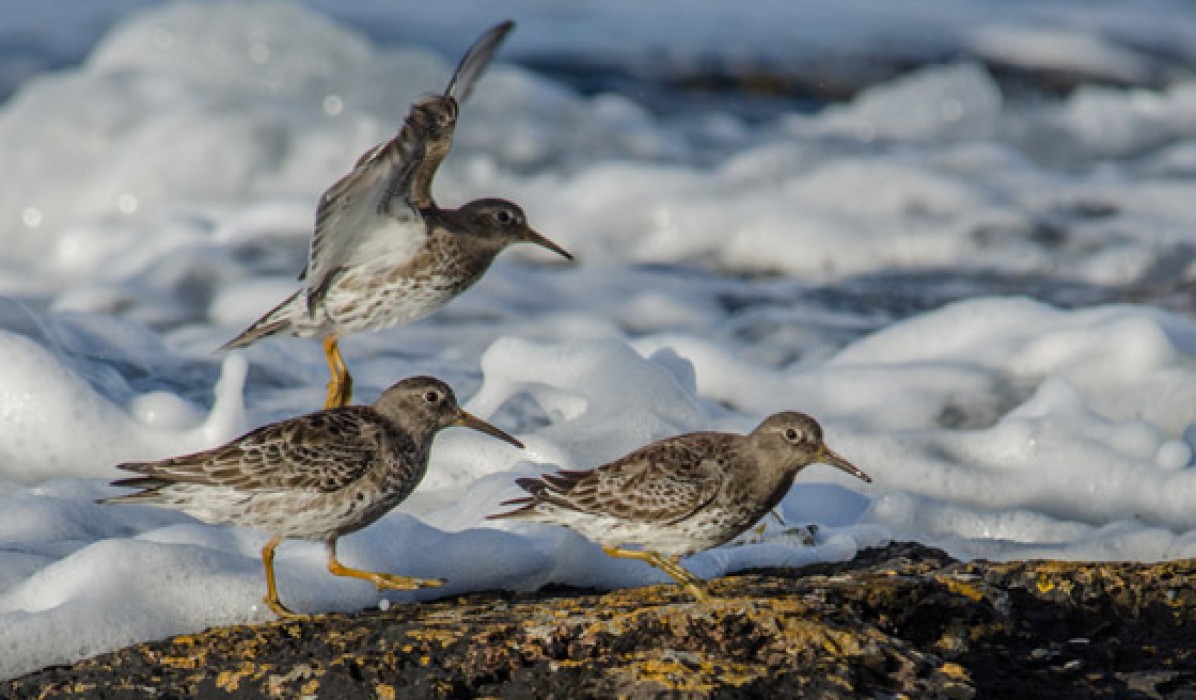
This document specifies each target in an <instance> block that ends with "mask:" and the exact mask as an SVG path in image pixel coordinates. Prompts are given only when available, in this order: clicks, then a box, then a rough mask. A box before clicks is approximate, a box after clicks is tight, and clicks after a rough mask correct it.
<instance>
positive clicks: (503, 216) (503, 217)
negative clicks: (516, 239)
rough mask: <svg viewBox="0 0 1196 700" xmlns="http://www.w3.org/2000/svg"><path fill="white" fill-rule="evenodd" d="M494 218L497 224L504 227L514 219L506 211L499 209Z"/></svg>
mask: <svg viewBox="0 0 1196 700" xmlns="http://www.w3.org/2000/svg"><path fill="white" fill-rule="evenodd" d="M494 218H495V219H498V223H500V224H502V225H504V226H505V225H507V224H509V223H511V222H512V221H514V220H515V217H514V216H513V215H512V214H511V212H509V211H507V210H506V209H499V210H498V213H497V214H495V215H494Z"/></svg>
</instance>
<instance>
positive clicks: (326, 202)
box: [299, 21, 515, 310]
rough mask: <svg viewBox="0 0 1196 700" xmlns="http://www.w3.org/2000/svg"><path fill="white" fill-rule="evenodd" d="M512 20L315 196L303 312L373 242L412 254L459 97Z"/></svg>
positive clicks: (372, 251)
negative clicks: (396, 127) (317, 200)
mask: <svg viewBox="0 0 1196 700" xmlns="http://www.w3.org/2000/svg"><path fill="white" fill-rule="evenodd" d="M514 26H515V24H514V22H509V21H508V22H504V23H502V24H499V25H497V26H495V27H493V28H492V29H490V30H489V31H487V32H486V33H485V34H483V35H482V36H481V37H480V38H478V40H477V41H475V42H474V44H473V46H471V47H470V49H469V51H468V52H466V54H465V57H464V58H463V59H461V63H460V64H458V66H457V69H456V71H455V72H454V73H453V77H452V79H451V80H450V81H449V84H448V87H447V88H446V89H445V91H444V94H443V95H430V96H427V97H424V98H422V99H420V100H419V101H418V102H416V103H415V104H414V105H413V106H412V107H411V110H410V111H409V112H408V113H407V119H406V120H405V121H404V123H403V126H402V128H401V129H399V133H398V134H397V135H396V136H395V137H394V138H393V139H391V140H390V141H387V142H386V143H382V144H379V145H377V146H375V147H373V148H371V149H370V150H368V151H366V152H365V153H364V154H362V156H361V158H359V159H358V160H357V164H356V165H354V166H353V170H352V171H351V172H349V174H348V175H345V176H344V177H342V178H341V179H340V180H338V181H337V182H336V183H334V184H333V185H332V187H329V188H328V190H327V191H326V192H324V194H323V195H322V196H321V197H320V203H319V206H318V207H317V209H316V228H315V232H314V233H313V234H312V239H311V246H310V249H309V251H308V258H307V267H306V269H305V270H304V271H303V273H302V274H301V275H300V276H299V278H300V279H302V280H304V281H305V282H306V288H307V305H308V309H309V310H311V309H312V308H314V306H315V305H316V304H317V303H318V302H319V301H320V299H321V298H322V297H323V295H324V293H325V292H326V291H327V290H328V286H329V285H330V284H332V282H333V280H334V279H335V278H336V275H337V273H339V272H340V271H341V270H342V269H343V268H345V267H349V266H352V265H353V264H355V263H358V262H363V261H365V260H369V259H373V258H374V257H376V254H377V250H376V246H374V245H370V244H371V243H378V244H381V245H384V246H386V247H387V251H388V254H389V255H390V256H392V257H396V258H401V257H402V255H403V254H406V255H408V256H413V255H415V254H416V252H418V250H419V249H420V246H421V245H422V243H423V239H424V237H425V236H426V235H427V229H426V228H425V226H424V225H423V221H422V216H421V213H420V212H421V210H423V209H430V208H433V207H435V206H436V202H435V200H433V199H432V180H433V178H435V177H436V171H437V170H438V169H439V168H440V164H441V163H442V162H443V161H444V158H445V156H447V155H448V152H449V149H451V148H452V145H453V132H454V131H455V130H456V126H457V113H458V107H457V102H458V100H464V99H465V98H466V97H468V95H469V93H470V92H471V91H472V90H473V86H474V84H475V83H476V82H477V79H478V78H479V77H480V76H481V74H482V72H483V71H484V70H485V68H486V66H487V65H488V64H489V63H490V59H491V58H492V57H493V56H494V52H495V51H496V50H497V49H498V46H499V44H501V43H502V40H503V39H504V38H505V37H506V35H507V34H508V33H509V32H510V31H511V29H512V28H514ZM395 223H397V224H399V226H398V229H397V230H396V228H395V226H394V225H393V224H395ZM383 231H385V233H383ZM379 238H384V239H385V240H382V241H379V240H378V239H379ZM396 264H397V265H398V264H402V260H401V259H400V260H396Z"/></svg>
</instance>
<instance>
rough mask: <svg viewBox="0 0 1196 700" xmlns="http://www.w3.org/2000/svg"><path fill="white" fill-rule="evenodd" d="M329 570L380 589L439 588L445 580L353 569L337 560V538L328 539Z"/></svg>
mask: <svg viewBox="0 0 1196 700" xmlns="http://www.w3.org/2000/svg"><path fill="white" fill-rule="evenodd" d="M328 570H329V571H331V572H332V573H333V574H334V575H336V576H349V577H352V578H359V579H361V580H363V581H369V582H370V583H372V584H374V585H375V586H377V587H378V590H382V589H383V588H393V589H396V590H400V591H414V590H418V589H420V588H439V587H440V586H443V585H444V581H442V580H440V579H438V578H410V577H407V576H399V575H397V574H380V573H378V572H376V571H362V570H361V569H353V568H350V567H348V566H345V565H344V564H342V563H340V562H339V561H337V558H336V540H329V541H328Z"/></svg>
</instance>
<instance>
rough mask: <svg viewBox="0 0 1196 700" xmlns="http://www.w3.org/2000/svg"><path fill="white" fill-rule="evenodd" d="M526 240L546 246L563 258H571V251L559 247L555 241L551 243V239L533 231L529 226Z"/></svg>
mask: <svg viewBox="0 0 1196 700" xmlns="http://www.w3.org/2000/svg"><path fill="white" fill-rule="evenodd" d="M527 242H528V243H535V244H536V245H538V246H540V247H542V248H547V249H549V250H551V251H552V252H554V253H556V254H557V255H559V256H561V257H562V258H565V259H566V260H572V259H573V254H572V253H570V252H569V251H567V250H565V249H564V248H562V247H560V246H559V245H557V244H556V243H553V242H552V241H550V240H548V239H547V238H545V237H544V236H542V235H540V234H539V233H536V232H535V231H533V230H532V229H530V228H529V229H528V230H527Z"/></svg>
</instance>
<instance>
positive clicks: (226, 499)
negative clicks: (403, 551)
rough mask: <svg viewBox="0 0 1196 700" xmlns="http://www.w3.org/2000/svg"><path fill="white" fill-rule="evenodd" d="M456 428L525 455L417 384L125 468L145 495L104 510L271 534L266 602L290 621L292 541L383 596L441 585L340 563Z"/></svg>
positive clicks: (125, 482) (441, 390)
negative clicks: (345, 546) (151, 512)
mask: <svg viewBox="0 0 1196 700" xmlns="http://www.w3.org/2000/svg"><path fill="white" fill-rule="evenodd" d="M452 425H460V426H465V427H470V428H474V429H475V430H481V431H483V432H486V433H489V434H491V435H494V436H496V437H499V438H501V439H503V440H506V441H508V442H510V443H512V444H514V445H516V446H519V447H522V445H521V444H520V443H519V442H518V441H517V440H515V438H513V437H511V436H510V435H507V434H506V433H504V432H502V431H501V430H499V429H498V428H496V427H494V426H492V425H490V424H489V423H486V422H485V421H482V420H481V419H479V418H477V417H475V416H472V415H470V414H469V413H466V412H465V411H463V410H461V408H460V407H459V406H458V405H457V399H456V397H455V396H454V395H453V391H452V389H450V388H449V387H448V385H446V384H445V383H444V382H441V381H440V380H438V379H434V378H432V377H412V378H410V379H405V380H403V381H401V382H399V383H397V384H395V385H394V386H392V387H390V388H389V389H387V390H386V391H385V392H383V394H382V396H381V397H379V398H378V400H377V401H376V402H374V404H373V405H372V406H347V407H343V408H337V409H331V410H325V411H319V412H317V413H312V414H308V415H305V416H299V417H297V418H291V419H289V420H284V421H281V422H278V423H272V424H270V425H266V426H263V427H261V428H258V429H257V430H254V431H252V432H249V433H247V434H245V435H243V436H241V437H239V438H237V439H235V440H233V441H231V442H229V443H228V444H225V445H222V446H220V447H216V448H213V449H210V450H205V451H203V452H197V453H195V454H189V455H183V456H181V457H174V458H171V459H166V460H162V461H159V462H131V463H127V464H121V465H119V468H121V469H124V470H126V471H131V472H136V473H137V474H139V475H140V476H135V477H131V478H128V479H121V480H119V481H115V482H113V485H114V486H124V487H128V488H138V489H142V490H141V491H138V492H137V493H131V494H126V495H123V496H116V497H114V498H109V499H106V500H104V501H102V502H104V503H136V504H143V505H155V506H162V507H167V508H174V509H177V510H181V511H183V512H185V513H188V514H190V515H191V516H193V517H195V518H198V519H200V520H203V521H205V522H209V523H232V524H236V525H243V526H246V527H252V528H257V529H260V530H264V531H266V532H269V533H271V534H272V535H273V537H272V539H271V540H270V541H269V542H268V543H267V545H266V547H265V548H264V549H263V550H262V559H263V562H264V563H265V567H266V582H267V595H266V603H267V605H269V606H270V608H271V609H272V610H274V611H275V612H277V613H278V614H279V615H282V616H290V615H292V614H293V613H291V612H290V611H289V610H288V609H287V608H286V607H284V606H283V605H282V604H281V603H280V602H279V601H278V596H277V591H276V589H275V585H274V571H273V563H272V562H273V555H274V548H275V547H276V546H277V545H278V544H279V543H280V542H282V540H284V539H288V538H291V539H308V540H322V541H324V542H325V543H326V545H327V547H328V562H329V570H331V571H332V572H333V573H335V574H338V575H344V576H353V577H356V578H362V579H365V580H368V581H370V582H372V583H374V584H375V585H377V586H378V587H379V588H383V587H389V588H419V587H423V586H433V585H441V584H442V583H443V582H440V581H426V580H419V579H409V578H405V577H401V576H394V575H391V574H379V573H374V572H363V571H359V570H357V569H349V568H347V567H344V566H342V565H341V564H340V563H339V562H338V561H337V559H336V540H337V538H339V537H341V536H343V535H345V534H348V533H350V532H354V531H356V530H359V529H361V528H363V527H366V526H367V525H369V524H371V523H373V522H374V521H375V520H377V519H378V518H380V517H382V516H383V515H384V514H386V513H387V512H388V511H390V510H391V509H392V508H394V507H395V506H397V505H398V504H399V503H400V502H402V501H403V499H405V498H406V497H407V496H408V495H410V494H411V492H412V491H413V490H414V489H415V487H416V486H417V485H418V484H419V482H420V480H422V479H423V477H424V472H425V471H426V469H427V466H428V457H429V454H430V451H431V447H432V438H433V437H434V436H435V434H436V433H437V432H438V431H439V430H441V429H442V428H446V427H449V426H452Z"/></svg>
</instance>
